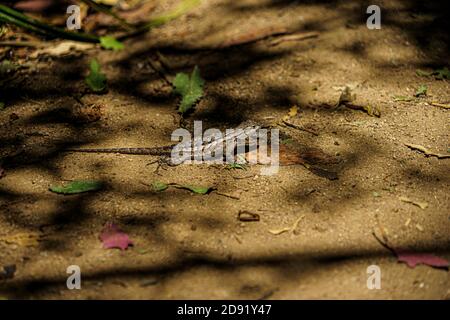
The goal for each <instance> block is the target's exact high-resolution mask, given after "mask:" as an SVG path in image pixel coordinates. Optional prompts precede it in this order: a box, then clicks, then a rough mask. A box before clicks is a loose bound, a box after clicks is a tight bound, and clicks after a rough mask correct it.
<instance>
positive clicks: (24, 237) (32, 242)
mask: <svg viewBox="0 0 450 320" xmlns="http://www.w3.org/2000/svg"><path fill="white" fill-rule="evenodd" d="M42 238H43V235H42V234H41V233H40V232H21V233H16V234H13V235H8V236H3V237H0V242H4V243H6V244H16V245H19V246H22V247H36V246H38V245H39V242H40V241H41V240H42Z"/></svg>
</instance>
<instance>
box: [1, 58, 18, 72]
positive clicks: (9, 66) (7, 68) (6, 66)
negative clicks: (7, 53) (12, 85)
mask: <svg viewBox="0 0 450 320" xmlns="http://www.w3.org/2000/svg"><path fill="white" fill-rule="evenodd" d="M17 69H19V66H18V65H17V64H15V63H13V62H11V61H10V60H3V61H2V62H1V63H0V75H6V74H8V73H10V72H13V71H16V70H17Z"/></svg>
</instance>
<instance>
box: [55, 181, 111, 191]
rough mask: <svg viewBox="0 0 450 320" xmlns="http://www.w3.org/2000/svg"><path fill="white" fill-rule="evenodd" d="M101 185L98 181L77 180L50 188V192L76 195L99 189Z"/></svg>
mask: <svg viewBox="0 0 450 320" xmlns="http://www.w3.org/2000/svg"><path fill="white" fill-rule="evenodd" d="M102 186H103V184H102V183H101V182H100V181H92V180H78V181H72V182H71V183H69V184H67V185H65V186H51V187H50V191H52V192H55V193H60V194H76V193H82V192H88V191H96V190H99V189H101V188H102Z"/></svg>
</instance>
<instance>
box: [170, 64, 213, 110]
mask: <svg viewBox="0 0 450 320" xmlns="http://www.w3.org/2000/svg"><path fill="white" fill-rule="evenodd" d="M204 84H205V81H204V80H203V79H202V77H201V76H200V71H199V70H198V67H197V66H195V68H194V71H192V74H191V76H189V75H188V74H186V73H183V72H181V73H178V74H177V75H176V77H175V79H174V81H173V86H174V88H175V89H174V92H175V93H177V94H179V95H181V102H180V105H179V107H178V111H179V112H181V113H185V112H186V111H188V110H189V109H191V108H192V107H193V106H194V105H195V103H196V102H197V101H198V100H199V99H200V98H201V97H202V96H203V86H204Z"/></svg>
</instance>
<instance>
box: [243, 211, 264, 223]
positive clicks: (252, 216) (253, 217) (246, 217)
mask: <svg viewBox="0 0 450 320" xmlns="http://www.w3.org/2000/svg"><path fill="white" fill-rule="evenodd" d="M238 220H239V221H242V222H255V221H259V220H260V217H259V214H257V213H253V212H250V211H247V210H241V211H239V213H238Z"/></svg>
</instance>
